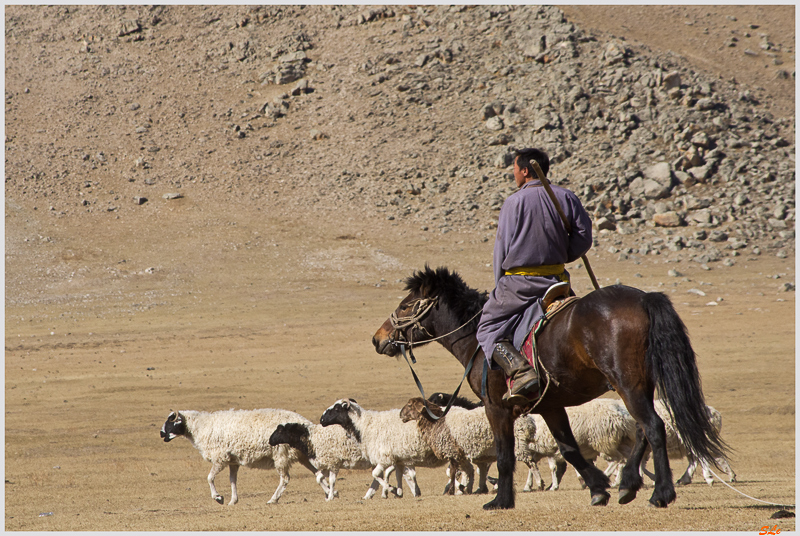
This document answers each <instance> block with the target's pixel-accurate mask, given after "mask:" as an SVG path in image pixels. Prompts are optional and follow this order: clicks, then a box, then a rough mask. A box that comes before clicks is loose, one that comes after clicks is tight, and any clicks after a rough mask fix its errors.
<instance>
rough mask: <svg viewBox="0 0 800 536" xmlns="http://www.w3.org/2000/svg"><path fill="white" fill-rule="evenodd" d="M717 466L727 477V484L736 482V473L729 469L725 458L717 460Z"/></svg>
mask: <svg viewBox="0 0 800 536" xmlns="http://www.w3.org/2000/svg"><path fill="white" fill-rule="evenodd" d="M716 461H717V465H718V466H719V468H720V469H722V470H723V471H724V472H725V474H726V475H728V482H736V473H734V472H733V469H731V466H730V464H729V463H728V461H727V460H726V459H725V458H717V460H716Z"/></svg>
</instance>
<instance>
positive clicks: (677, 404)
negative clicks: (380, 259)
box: [372, 266, 727, 509]
mask: <svg viewBox="0 0 800 536" xmlns="http://www.w3.org/2000/svg"><path fill="white" fill-rule="evenodd" d="M406 290H407V291H409V294H408V296H406V297H405V298H404V299H403V300H402V301H401V302H400V305H399V306H398V307H397V309H396V310H395V312H394V313H393V314H392V316H391V317H390V318H389V319H387V320H386V322H384V323H383V325H382V326H381V327H380V329H378V331H377V332H376V333H375V335H374V337H373V338H372V342H373V344H374V345H375V349H376V350H377V352H378V353H381V354H385V355H389V356H395V355H397V353H398V351H399V349H400V345H401V344H409V343H408V341H413V344H414V345H418V344H424V343H425V342H428V341H431V340H432V339H437V340H438V341H439V343H441V344H442V346H444V347H445V348H446V349H447V350H448V351H449V352H450V353H452V354H453V355H454V356H455V357H456V358H457V359H458V360H459V361H460V362H461V364H462V365H464V366H465V367H466V366H467V364H468V362H469V360H470V358H471V357H472V356H473V355H475V356H476V357H475V359H476V361H475V363H476V366H474V367H473V368H472V370H471V371H470V373H469V375H468V380H469V384H470V387H471V388H472V390H473V391H474V392H475V394H476V395H478V396H479V397H481V399H482V400H483V402H484V404H485V405H486V416H487V417H488V419H489V422H490V424H491V426H492V430H493V432H494V437H495V443H496V446H497V469H498V472H499V482H498V490H497V496H496V497H495V498H494V500H492V501H491V502H489V503H487V504H485V505H484V508H485V509H495V508H513V507H514V482H513V478H514V477H513V475H514V464H515V457H514V420H515V419H516V417H518V416H519V415H520V414H521V412H522V410H523V409H524V408H520V407H519V406H510V405H507V404H506V403H505V402H504V401H503V400H502V396H503V394H504V393H505V392H506V388H507V387H506V382H505V379H504V376H503V373H502V371H500V370H494V369H489V370H488V374H487V375H486V380H485V389H486V394H485V396H481V391H482V389H481V387H482V385H481V384H482V375H483V374H484V366H483V364H482V363H481V361H484V356H483V352H482V351H480V350H479V349H478V342H477V340H476V338H475V332H476V330H477V323H478V319H477V316H476V315H478V314H479V312H480V311H481V309H482V307H483V304H484V303H485V301H486V293H480V292H478V291H476V290H474V289H471V288H469V287H468V286H467V285H466V284H465V283H464V282H463V280H462V279H461V277H460V276H459V275H458V274H456V273H451V272H450V271H449V270H448V269H447V268H438V269H436V270H432V269H431V268H429V267H428V266H426V267H425V269H424V270H422V271H418V272H415V273H414V274H413V275H412V276H411V277H409V278H408V279H407V280H406ZM537 345H538V347H539V353H540V358H541V362H542V364H543V365H544V368H545V370H546V371H547V373H549V375H550V385H549V386H548V387H547V389H546V391H545V394H544V396H543V397H542V399H541V401H540V402H539V403H538V405H536V406H535V407H534V409H533V412H534V413H538V414H540V415H541V416H542V417H543V418H544V420H545V422H546V423H547V426H548V427H549V428H550V431H551V432H552V433H553V437H555V439H556V441H557V442H558V446H559V449H560V451H561V454H562V455H563V456H564V459H566V460H567V461H568V462H569V463H571V464H572V465H573V466H574V467H575V468H576V469H577V470H578V473H580V475H581V477H583V479H584V481H585V482H586V484H587V486H588V487H589V490H590V492H591V498H592V500H591V503H592V504H593V505H605V504H607V503H608V500H609V497H610V495H609V493H608V492H607V491H606V490H607V488H608V487H609V481H608V477H607V476H606V475H604V474H603V472H602V471H600V470H599V469H597V468H596V467H595V466H594V465H593V464H590V463H589V462H587V461H586V460H585V459H584V458H583V457H582V456H581V453H580V449H579V448H578V445H577V443H576V442H575V438H574V437H573V435H572V430H571V429H570V425H569V419H568V418H567V413H566V411H565V410H564V408H565V407H567V406H577V405H580V404H583V403H585V402H588V401H589V400H592V399H593V398H596V397H598V396H600V395H602V394H603V393H605V392H607V391H609V390H611V389H613V390H615V391H616V392H617V393H619V395H620V396H621V397H622V400H623V401H624V403H625V406H626V407H627V408H628V411H629V412H630V414H631V415H632V416H633V417H634V418H635V419H636V422H637V433H636V444H635V446H634V448H633V452H632V454H631V457H630V459H629V460H628V462H627V463H626V465H625V468H624V469H623V471H622V478H621V480H620V485H619V502H620V504H626V503H628V502H630V501H632V500H633V499H634V498H636V493H637V492H638V490H639V489H640V487H641V486H642V477H641V475H640V474H639V470H638V468H639V464H640V462H641V460H642V456H643V455H644V451H645V448H646V447H647V445H648V443H649V444H650V447H651V448H652V451H653V461H654V464H655V474H656V483H655V489H654V491H653V495H652V497H650V503H652V504H653V505H654V506H658V507H666V506H667V505H668V504H669V503H671V502H672V501H674V500H675V496H676V495H675V487H674V485H673V483H672V472H671V471H670V467H669V460H668V458H667V448H666V440H665V438H666V435H665V430H664V422H663V421H662V420H661V418H660V417H659V416H658V414H657V413H656V411H655V409H654V408H653V394H654V392H655V389H656V388H657V389H658V392H659V395H660V397H661V398H662V399H664V400H665V401H666V402H667V405H668V406H669V408H670V411H671V414H672V416H673V418H674V421H675V424H676V427H677V429H678V432H679V433H680V436H681V438H682V439H683V440H684V442H685V444H686V447H687V450H688V451H689V452H690V453H691V455H693V456H695V457H696V458H697V459H703V460H705V461H707V462H708V463H711V464H713V463H714V459H715V458H717V457H720V455H721V454H722V453H723V452H725V451H726V450H727V446H726V445H725V443H724V442H723V441H722V440H721V439H720V437H719V435H718V433H717V432H716V431H715V430H714V428H713V427H712V426H711V425H710V424H709V421H708V418H707V417H706V415H705V413H704V409H705V407H706V405H705V400H704V398H703V392H702V390H701V387H700V378H699V374H698V372H697V365H696V363H695V354H694V351H693V350H692V346H691V344H690V342H689V337H688V335H687V333H686V326H685V325H684V324H683V322H682V321H681V319H680V318H679V317H678V314H677V313H676V312H675V309H674V308H673V306H672V303H671V302H670V301H669V299H668V298H667V297H666V296H665V295H664V294H661V293H658V292H648V293H645V292H643V291H641V290H638V289H635V288H631V287H626V286H622V285H614V286H610V287H605V288H601V289H600V290H596V291H594V292H591V293H589V294H588V295H586V296H585V297H583V298H581V299H580V300H578V301H576V302H575V304H574V305H573V306H571V307H569V308H568V309H566V310H565V311H564V312H562V313H560V314H559V315H556V316H555V317H554V318H553V319H552V321H551V322H550V323H549V325H548V326H547V327H546V328H545V329H544V331H543V332H542V333H541V335H540V336H539V339H538V343H537ZM545 381H546V380H545V378H543V384H544V382H545Z"/></svg>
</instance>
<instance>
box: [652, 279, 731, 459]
mask: <svg viewBox="0 0 800 536" xmlns="http://www.w3.org/2000/svg"><path fill="white" fill-rule="evenodd" d="M643 305H644V308H645V311H647V314H648V316H649V317H650V333H649V336H648V348H647V354H646V357H645V360H646V363H647V369H648V371H649V373H650V374H651V377H652V378H653V380H654V382H655V384H656V388H657V389H658V395H659V397H660V398H661V399H662V400H663V401H664V403H665V406H666V407H667V408H668V411H669V413H670V415H671V417H672V420H673V422H674V423H675V427H676V428H677V431H678V434H679V435H680V438H681V439H682V441H683V444H684V445H685V446H686V449H687V451H688V452H690V453H691V454H692V455H693V456H694V457H695V458H696V459H699V460H705V461H707V462H708V463H709V464H711V465H714V463H715V462H714V460H715V458H720V457H723V456H724V453H725V452H726V451H727V450H729V448H728V445H726V444H725V442H724V441H723V440H722V438H721V437H720V435H719V431H718V430H716V429H715V428H714V426H713V425H712V424H711V421H710V419H709V415H708V412H707V410H706V403H705V399H704V398H703V390H702V388H701V387H700V375H699V373H698V372H697V363H696V362H695V354H694V350H693V349H692V345H691V343H690V342H689V335H688V333H687V332H686V325H684V323H683V321H682V320H681V319H680V317H679V316H678V313H677V312H676V311H675V308H674V307H673V306H672V302H671V301H670V300H669V298H668V297H667V296H665V295H664V294H662V293H660V292H648V293H646V294H645V295H644V299H643Z"/></svg>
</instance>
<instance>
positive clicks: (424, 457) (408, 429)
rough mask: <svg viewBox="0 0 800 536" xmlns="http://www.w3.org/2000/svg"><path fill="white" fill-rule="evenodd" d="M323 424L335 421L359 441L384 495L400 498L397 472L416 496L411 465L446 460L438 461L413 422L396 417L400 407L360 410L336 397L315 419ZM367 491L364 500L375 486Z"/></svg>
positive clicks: (413, 470)
mask: <svg viewBox="0 0 800 536" xmlns="http://www.w3.org/2000/svg"><path fill="white" fill-rule="evenodd" d="M319 422H320V424H321V425H323V426H331V425H334V424H338V425H341V426H343V427H344V429H345V430H346V431H347V432H348V433H349V434H351V435H352V436H353V437H354V438H355V439H356V441H358V442H359V443H361V446H362V451H363V452H364V457H365V458H366V459H367V460H368V461H369V463H370V464H371V465H372V466H374V469H373V471H372V477H373V478H374V480H375V481H377V482H378V483H379V484H380V485H381V486H382V487H383V491H382V493H381V496H382V497H384V498H386V497H387V496H388V492H389V491H392V492H393V493H394V494H395V495H397V496H398V497H402V495H403V489H402V482H401V480H400V471H401V470H402V471H403V473H404V474H403V477H404V478H405V479H406V482H407V483H408V485H409V487H410V488H411V493H412V494H413V495H414V497H417V496H419V495H420V490H419V485H418V484H417V478H416V470H415V469H414V468H415V467H418V466H419V467H440V466H442V465H444V464H445V463H446V462H444V461H442V460H439V459H438V458H437V457H436V455H435V454H434V453H433V450H432V449H431V448H430V446H428V444H427V443H426V442H425V440H424V439H423V438H422V434H420V431H419V429H418V428H417V425H416V423H413V422H409V423H404V422H403V421H402V420H400V410H399V409H393V410H388V411H372V410H368V409H364V408H362V407H361V406H359V405H358V403H357V402H356V401H355V400H353V399H352V398H351V399H341V400H337V401H336V402H335V403H334V404H333V405H332V406H331V407H329V408H328V409H326V410H325V412H324V413H323V414H322V417H321V418H320V420H319ZM395 467H396V468H397V472H398V473H397V488H396V489H395V488H393V487H392V486H391V485H390V484H389V483H388V480H389V475H390V474H391V472H392V470H393V469H394V468H395ZM375 481H373V485H372V486H371V487H370V489H369V490H367V494H366V495H365V496H364V498H365V499H370V498H372V496H373V495H374V494H375V491H376V485H375Z"/></svg>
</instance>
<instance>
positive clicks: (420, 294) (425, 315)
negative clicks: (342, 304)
mask: <svg viewBox="0 0 800 536" xmlns="http://www.w3.org/2000/svg"><path fill="white" fill-rule="evenodd" d="M405 289H406V290H407V291H408V292H409V294H408V295H407V296H406V297H405V298H403V300H402V301H401V302H400V305H398V306H397V309H395V310H394V312H393V313H392V314H391V316H389V318H387V319H386V321H385V322H384V323H383V324H382V325H381V327H380V328H378V331H376V332H375V335H373V337H372V344H373V345H375V350H376V351H377V352H378V353H379V354H385V355H388V356H392V357H394V356H395V355H397V353H398V351H399V349H400V345H401V344H407V345H411V344H412V343H413V344H414V345H415V346H416V345H421V344H424V343H426V342H429V341H431V340H432V339H435V338H437V337H439V336H442V335H444V334H447V333H448V332H450V331H452V330H454V329H458V328H459V325H465V319H464V318H463V317H466V318H467V319H469V317H470V316H472V317H477V315H478V314H479V313H480V310H481V308H482V306H483V303H484V302H485V301H486V297H485V294H481V293H479V292H477V291H475V290H473V289H470V288H469V287H467V285H466V284H465V283H464V281H463V280H462V279H461V277H460V276H459V275H458V274H456V273H455V272H452V273H451V272H450V271H449V270H448V269H447V268H437V269H436V270H433V269H431V268H430V267H428V266H427V265H426V266H425V268H424V269H423V270H420V271H416V272H414V274H413V275H412V276H411V277H409V278H408V279H406V287H405ZM467 323H469V321H467Z"/></svg>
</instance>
